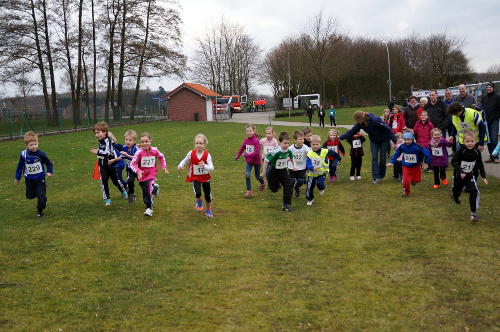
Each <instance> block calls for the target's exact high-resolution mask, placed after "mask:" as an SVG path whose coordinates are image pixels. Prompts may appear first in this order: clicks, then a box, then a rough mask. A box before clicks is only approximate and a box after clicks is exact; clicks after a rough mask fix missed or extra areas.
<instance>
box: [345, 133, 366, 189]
mask: <svg viewBox="0 0 500 332" xmlns="http://www.w3.org/2000/svg"><path fill="white" fill-rule="evenodd" d="M365 141H366V139H365V137H364V135H363V134H361V132H358V133H357V134H354V135H353V136H351V137H349V138H348V139H347V142H349V144H350V145H351V153H350V155H351V171H350V173H349V174H350V177H349V179H350V180H351V181H354V175H356V179H357V180H361V166H362V165H363V156H364V152H363V143H364V142H365Z"/></svg>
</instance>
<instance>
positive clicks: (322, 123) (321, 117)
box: [319, 116, 325, 127]
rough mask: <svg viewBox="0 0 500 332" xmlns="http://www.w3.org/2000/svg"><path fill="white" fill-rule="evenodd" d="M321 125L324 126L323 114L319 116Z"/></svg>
mask: <svg viewBox="0 0 500 332" xmlns="http://www.w3.org/2000/svg"><path fill="white" fill-rule="evenodd" d="M321 125H323V127H324V126H325V117H324V116H320V117H319V126H320V127H321Z"/></svg>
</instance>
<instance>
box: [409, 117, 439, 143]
mask: <svg viewBox="0 0 500 332" xmlns="http://www.w3.org/2000/svg"><path fill="white" fill-rule="evenodd" d="M432 129H434V125H433V124H432V123H431V122H430V121H429V120H427V121H425V122H423V121H422V120H419V121H417V123H415V127H413V134H414V135H415V140H416V141H417V144H418V145H420V146H427V145H428V144H429V141H430V140H431V130H432Z"/></svg>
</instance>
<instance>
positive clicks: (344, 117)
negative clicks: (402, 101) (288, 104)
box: [273, 105, 387, 125]
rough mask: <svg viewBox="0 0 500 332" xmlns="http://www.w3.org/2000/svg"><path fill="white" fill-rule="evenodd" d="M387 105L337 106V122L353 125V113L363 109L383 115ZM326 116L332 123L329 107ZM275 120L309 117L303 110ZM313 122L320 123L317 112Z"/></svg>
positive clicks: (297, 120) (327, 120) (305, 118)
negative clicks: (296, 114) (298, 113)
mask: <svg viewBox="0 0 500 332" xmlns="http://www.w3.org/2000/svg"><path fill="white" fill-rule="evenodd" d="M386 107H387V106H384V105H382V106H367V107H346V108H337V114H336V117H335V122H336V123H337V124H340V125H352V124H353V123H354V121H353V119H352V115H353V113H354V112H356V111H357V110H359V109H360V110H363V111H365V112H369V113H373V114H375V115H382V113H383V111H384V108H386ZM279 112H285V113H287V111H279ZM326 114H327V115H326V117H325V124H326V125H329V124H330V117H329V115H328V109H326ZM273 121H291V122H309V118H308V117H307V116H306V115H305V112H303V113H302V114H301V115H299V116H291V117H288V116H285V117H277V118H275V119H274V120H273ZM312 121H313V124H317V123H319V119H318V117H317V112H315V113H314V117H313V119H312Z"/></svg>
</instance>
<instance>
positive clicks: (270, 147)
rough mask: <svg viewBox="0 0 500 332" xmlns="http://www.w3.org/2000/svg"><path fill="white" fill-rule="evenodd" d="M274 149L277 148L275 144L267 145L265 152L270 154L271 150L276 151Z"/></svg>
mask: <svg viewBox="0 0 500 332" xmlns="http://www.w3.org/2000/svg"><path fill="white" fill-rule="evenodd" d="M247 147H248V145H247ZM274 149H276V147H275V146H266V147H265V148H264V153H265V154H270V153H271V152H273V151H274ZM248 153H251V152H248Z"/></svg>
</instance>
